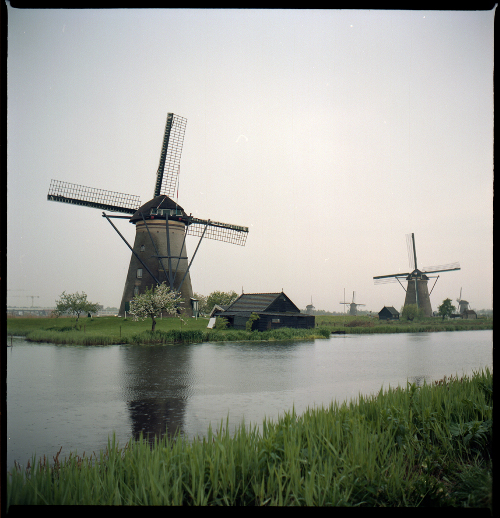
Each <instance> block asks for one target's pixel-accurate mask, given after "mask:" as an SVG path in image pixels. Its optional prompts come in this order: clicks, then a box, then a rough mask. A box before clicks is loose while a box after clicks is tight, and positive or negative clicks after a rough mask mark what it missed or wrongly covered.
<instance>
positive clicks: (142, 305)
mask: <svg viewBox="0 0 500 518" xmlns="http://www.w3.org/2000/svg"><path fill="white" fill-rule="evenodd" d="M181 302H183V299H181V298H180V297H179V294H178V293H177V292H175V291H171V290H170V287H169V286H167V284H166V283H165V282H163V283H162V284H160V285H158V286H155V287H154V288H146V291H145V292H144V293H142V294H140V295H136V296H135V297H134V298H133V299H132V300H131V301H130V310H129V313H130V314H131V315H132V316H133V318H134V320H136V321H137V320H146V318H148V317H150V318H151V319H152V321H153V323H152V326H151V332H154V330H155V327H156V317H157V316H158V315H160V314H161V313H162V312H165V313H168V314H169V315H175V316H177V317H178V318H180V319H181V320H182V318H181V316H180V315H179V311H178V309H179V307H180V305H181Z"/></svg>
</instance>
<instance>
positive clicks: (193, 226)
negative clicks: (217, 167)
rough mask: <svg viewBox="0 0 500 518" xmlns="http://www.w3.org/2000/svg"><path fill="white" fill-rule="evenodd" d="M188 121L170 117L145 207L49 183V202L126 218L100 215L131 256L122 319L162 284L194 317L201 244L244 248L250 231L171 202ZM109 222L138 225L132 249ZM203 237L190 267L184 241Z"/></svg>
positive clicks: (126, 197)
mask: <svg viewBox="0 0 500 518" xmlns="http://www.w3.org/2000/svg"><path fill="white" fill-rule="evenodd" d="M186 122H187V120H186V119H185V118H184V117H180V116H179V115H174V114H173V113H169V114H168V115H167V122H166V125H165V131H164V135H163V143H162V148H161V153H160V161H159V165H158V170H157V172H156V181H155V183H154V190H153V198H152V199H151V200H149V201H148V202H146V203H144V204H141V202H140V200H139V196H135V195H130V194H123V193H120V192H115V191H105V190H102V189H96V188H93V187H85V186H83V185H77V184H73V183H68V182H61V181H59V180H51V183H50V188H49V192H48V194H47V199H48V200H49V201H58V202H63V203H70V204H73V205H83V206H85V207H92V208H96V209H102V210H106V211H109V212H118V213H122V214H127V215H109V214H106V213H105V212H103V213H102V216H103V217H104V218H106V220H107V221H108V222H109V223H110V224H111V226H112V227H113V228H114V230H115V231H116V232H117V233H118V235H119V236H120V237H121V238H122V240H123V241H124V242H125V244H126V245H127V246H128V248H129V249H130V250H131V252H132V256H131V258H130V265H129V269H128V273H127V278H126V281H125V287H124V290H123V296H122V301H121V304H120V310H119V314H120V315H123V314H124V313H125V311H127V310H128V303H129V301H130V300H131V299H132V298H133V297H134V295H138V294H140V293H143V292H144V291H145V290H146V288H150V287H152V286H155V285H157V284H161V283H162V282H165V281H166V282H167V283H168V285H169V286H170V288H171V289H172V290H173V291H176V292H178V293H180V296H181V297H182V298H183V300H184V308H183V312H184V313H185V314H187V315H188V316H191V315H192V312H193V311H192V307H191V306H192V304H190V302H191V301H192V298H193V289H192V286H191V277H190V274H189V270H190V268H191V265H192V263H193V260H194V257H195V255H196V252H197V251H198V248H199V246H200V244H201V241H202V239H203V238H204V237H205V238H208V239H215V240H217V241H223V242H226V243H233V244H237V245H241V246H244V245H245V242H246V238H247V235H248V227H241V226H237V225H230V224H227V223H221V222H217V221H211V220H204V219H199V218H195V217H192V216H191V214H189V215H188V214H187V213H186V212H185V211H184V209H183V208H182V207H181V206H180V205H178V203H177V201H174V200H173V197H174V195H175V189H176V186H177V183H178V176H179V171H180V159H181V152H182V145H183V142H184V133H185V129H186ZM111 218H123V219H128V220H129V222H130V223H132V224H134V225H135V228H136V234H135V241H134V245H133V246H130V244H129V243H127V241H126V239H125V238H124V237H123V235H122V234H121V233H120V231H119V230H118V229H117V228H116V226H115V225H114V224H113V222H112V221H111ZM187 235H191V236H197V237H199V238H200V239H199V241H198V245H197V247H196V249H195V252H194V254H193V256H192V257H191V260H190V261H189V263H188V256H187V252H186V236H187Z"/></svg>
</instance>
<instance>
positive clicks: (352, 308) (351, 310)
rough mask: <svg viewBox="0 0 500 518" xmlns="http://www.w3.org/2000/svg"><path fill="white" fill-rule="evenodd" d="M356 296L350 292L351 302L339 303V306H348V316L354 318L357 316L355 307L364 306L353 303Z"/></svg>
mask: <svg viewBox="0 0 500 518" xmlns="http://www.w3.org/2000/svg"><path fill="white" fill-rule="evenodd" d="M355 296H356V292H355V291H353V292H352V302H340V304H346V305H348V306H349V315H353V316H356V315H357V314H358V308H357V306H364V305H365V304H358V303H356V302H354V298H355Z"/></svg>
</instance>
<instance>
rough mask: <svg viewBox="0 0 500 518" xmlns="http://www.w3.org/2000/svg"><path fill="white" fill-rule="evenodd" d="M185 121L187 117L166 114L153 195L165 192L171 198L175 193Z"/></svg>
mask: <svg viewBox="0 0 500 518" xmlns="http://www.w3.org/2000/svg"><path fill="white" fill-rule="evenodd" d="M186 123H187V119H185V118H184V117H180V116H179V115H174V114H173V113H169V114H167V122H166V124H165V133H164V135H163V144H162V147H161V153H160V163H159V164H158V171H157V172H156V183H155V189H154V196H155V197H156V196H160V195H161V194H166V195H167V196H168V197H169V198H173V197H174V195H175V187H176V185H177V176H178V174H179V168H180V164H181V153H182V145H183V143H184V132H185V131H186Z"/></svg>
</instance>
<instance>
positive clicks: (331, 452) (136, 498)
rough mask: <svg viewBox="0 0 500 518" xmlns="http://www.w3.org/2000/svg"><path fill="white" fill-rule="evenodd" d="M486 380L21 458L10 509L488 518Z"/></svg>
mask: <svg viewBox="0 0 500 518" xmlns="http://www.w3.org/2000/svg"><path fill="white" fill-rule="evenodd" d="M492 415H493V374H492V372H490V371H488V370H486V371H485V372H479V373H474V374H473V375H472V376H470V377H463V378H461V379H458V378H452V379H447V380H446V379H444V380H440V381H438V382H435V383H433V384H432V385H425V384H424V385H423V386H422V387H417V386H416V385H410V384H408V385H407V386H406V387H397V388H395V389H389V390H386V391H382V390H381V391H380V392H379V394H378V395H375V396H370V397H363V396H361V395H360V396H359V397H358V399H357V400H356V401H351V402H349V403H342V404H337V403H332V404H331V405H330V406H329V407H326V408H315V409H308V410H307V411H306V412H304V413H303V414H302V415H296V414H295V412H294V411H293V409H292V410H291V411H290V412H287V413H285V414H284V415H282V416H281V417H280V418H278V419H277V420H275V421H271V420H265V421H264V422H263V423H262V430H259V429H258V428H257V427H256V426H254V423H252V424H249V425H248V426H245V425H244V423H242V424H241V426H240V427H239V428H238V429H237V430H236V431H235V432H234V434H230V432H229V429H228V425H227V423H221V426H220V428H219V429H218V430H215V431H213V430H212V429H210V428H209V429H208V431H207V434H206V437H202V438H198V439H194V440H192V441H188V440H186V439H185V438H183V437H182V436H177V437H174V438H169V437H168V436H165V437H164V438H163V439H162V440H161V441H155V443H154V444H149V443H148V442H147V441H145V440H142V439H141V440H138V441H130V442H129V443H127V444H126V445H118V444H117V443H116V442H115V439H114V437H113V438H110V440H109V441H108V447H107V449H106V450H105V451H100V452H97V453H95V452H92V454H90V455H87V456H85V454H80V455H79V454H77V453H76V452H72V453H71V454H70V456H69V458H65V459H60V458H59V454H57V452H54V453H55V455H54V456H53V458H52V459H50V458H47V457H46V456H43V457H40V456H39V457H38V458H36V457H34V456H33V457H32V459H31V460H30V462H29V463H28V465H27V466H25V467H23V468H21V467H20V466H16V467H15V468H14V469H12V470H11V471H10V473H9V474H8V475H7V481H6V482H7V484H6V486H7V498H6V506H7V509H8V508H9V506H11V505H16V504H20V505H32V504H38V505H40V504H52V505H61V504H63V505H250V506H254V505H269V506H365V507H427V506H436V507H482V508H486V509H487V510H488V509H489V513H490V514H491V513H492V448H493V440H492V429H493V424H492Z"/></svg>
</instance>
